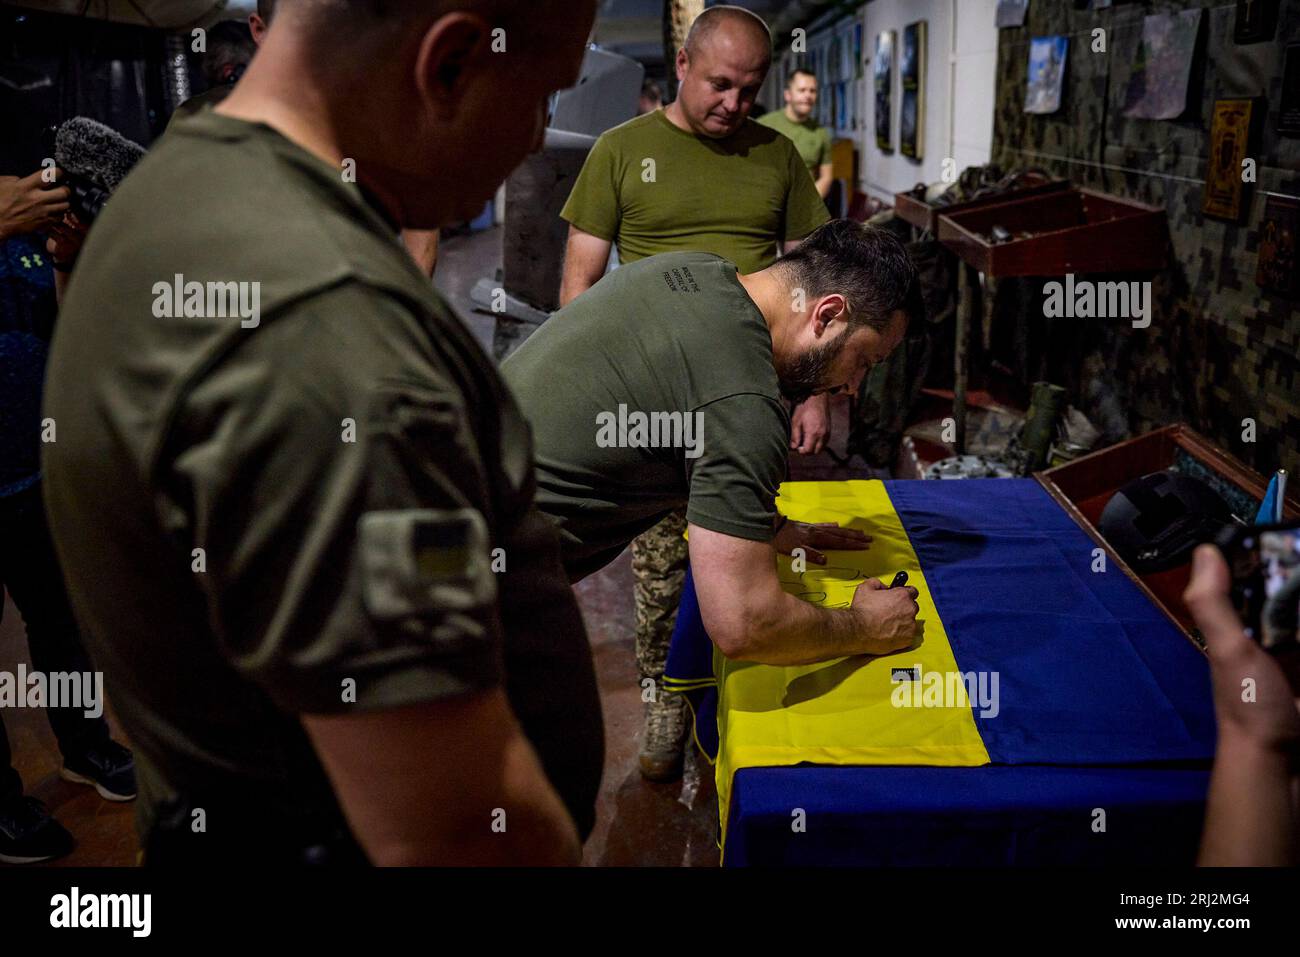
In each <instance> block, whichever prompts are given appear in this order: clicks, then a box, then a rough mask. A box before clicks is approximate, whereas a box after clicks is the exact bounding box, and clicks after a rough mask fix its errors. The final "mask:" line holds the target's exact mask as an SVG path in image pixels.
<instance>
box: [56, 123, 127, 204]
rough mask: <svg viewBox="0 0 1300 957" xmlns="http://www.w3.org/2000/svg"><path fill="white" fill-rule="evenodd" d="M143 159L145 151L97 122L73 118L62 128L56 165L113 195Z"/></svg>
mask: <svg viewBox="0 0 1300 957" xmlns="http://www.w3.org/2000/svg"><path fill="white" fill-rule="evenodd" d="M142 156H144V147H143V146H141V145H140V144H138V143H134V142H132V141H131V140H128V139H127V138H126V137H125V136H123V135H122V134H121V133H118V132H117V131H116V130H113V129H111V128H109V127H107V126H105V125H104V124H103V123H100V122H99V121H97V120H92V119H90V118H89V117H85V116H74V117H73V118H72V119H70V120H68V121H67V122H65V123H64V124H63V125H62V126H60V127H59V132H58V134H57V135H56V136H55V139H54V161H55V163H57V164H58V166H59V168H60V169H62V170H64V171H66V172H68V173H71V174H72V175H74V176H80V177H82V178H84V179H88V180H90V181H91V182H93V183H94V184H95V185H97V186H99V187H101V188H102V189H104V190H105V191H106V192H109V193H111V192H113V190H115V189H117V187H118V184H119V183H121V182H122V180H124V179H126V174H127V173H129V172H131V168H132V167H133V166H135V164H136V163H138V162H139V161H140V157H142Z"/></svg>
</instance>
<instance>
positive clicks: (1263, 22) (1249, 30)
mask: <svg viewBox="0 0 1300 957" xmlns="http://www.w3.org/2000/svg"><path fill="white" fill-rule="evenodd" d="M1275 32H1277V0H1237V22H1236V26H1235V27H1234V28H1233V31H1232V39H1233V40H1234V41H1236V42H1237V43H1260V42H1262V41H1264V40H1271V39H1273V34H1274V33H1275Z"/></svg>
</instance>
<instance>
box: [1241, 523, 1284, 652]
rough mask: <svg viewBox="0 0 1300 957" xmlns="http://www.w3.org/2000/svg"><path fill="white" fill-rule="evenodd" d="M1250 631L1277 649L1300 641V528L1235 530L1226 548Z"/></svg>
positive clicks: (1251, 635)
mask: <svg viewBox="0 0 1300 957" xmlns="http://www.w3.org/2000/svg"><path fill="white" fill-rule="evenodd" d="M1225 552H1226V555H1227V559H1228V566H1229V568H1230V569H1231V571H1232V600H1233V604H1234V605H1236V607H1237V614H1238V615H1240V616H1241V620H1242V623H1243V624H1244V625H1245V626H1246V634H1247V635H1249V636H1250V637H1251V638H1252V639H1254V640H1255V641H1257V642H1259V643H1260V645H1262V646H1263V647H1264V648H1266V649H1267V650H1269V651H1272V652H1273V653H1274V654H1277V653H1280V652H1282V651H1284V650H1285V651H1289V650H1291V649H1293V648H1295V647H1296V646H1297V644H1300V527H1282V526H1279V527H1270V526H1262V527H1259V528H1245V529H1239V530H1237V532H1236V534H1235V535H1234V536H1233V540H1232V542H1231V544H1230V545H1229V547H1228V548H1227V549H1225Z"/></svg>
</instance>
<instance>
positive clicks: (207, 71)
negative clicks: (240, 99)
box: [203, 20, 257, 87]
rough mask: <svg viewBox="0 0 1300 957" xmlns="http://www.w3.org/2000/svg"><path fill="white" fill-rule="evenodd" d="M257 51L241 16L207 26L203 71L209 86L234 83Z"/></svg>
mask: <svg viewBox="0 0 1300 957" xmlns="http://www.w3.org/2000/svg"><path fill="white" fill-rule="evenodd" d="M256 52H257V44H256V43H254V42H253V34H252V31H250V30H249V29H248V24H247V23H246V22H245V21H243V20H222V21H221V22H220V23H218V24H215V25H214V26H213V27H212V28H211V29H210V30H208V44H207V52H206V53H204V54H203V75H204V78H205V79H206V80H207V81H208V86H209V87H214V86H225V85H228V84H233V83H235V82H236V81H237V80H238V79H239V78H240V77H241V76H242V75H243V73H244V70H245V69H247V68H248V64H249V61H251V60H252V59H253V54H254V53H256Z"/></svg>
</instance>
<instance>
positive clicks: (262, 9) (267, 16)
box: [257, 0, 275, 24]
mask: <svg viewBox="0 0 1300 957" xmlns="http://www.w3.org/2000/svg"><path fill="white" fill-rule="evenodd" d="M257 15H258V16H259V17H261V18H262V22H263V23H266V24H270V22H271V17H273V16H275V0H257Z"/></svg>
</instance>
